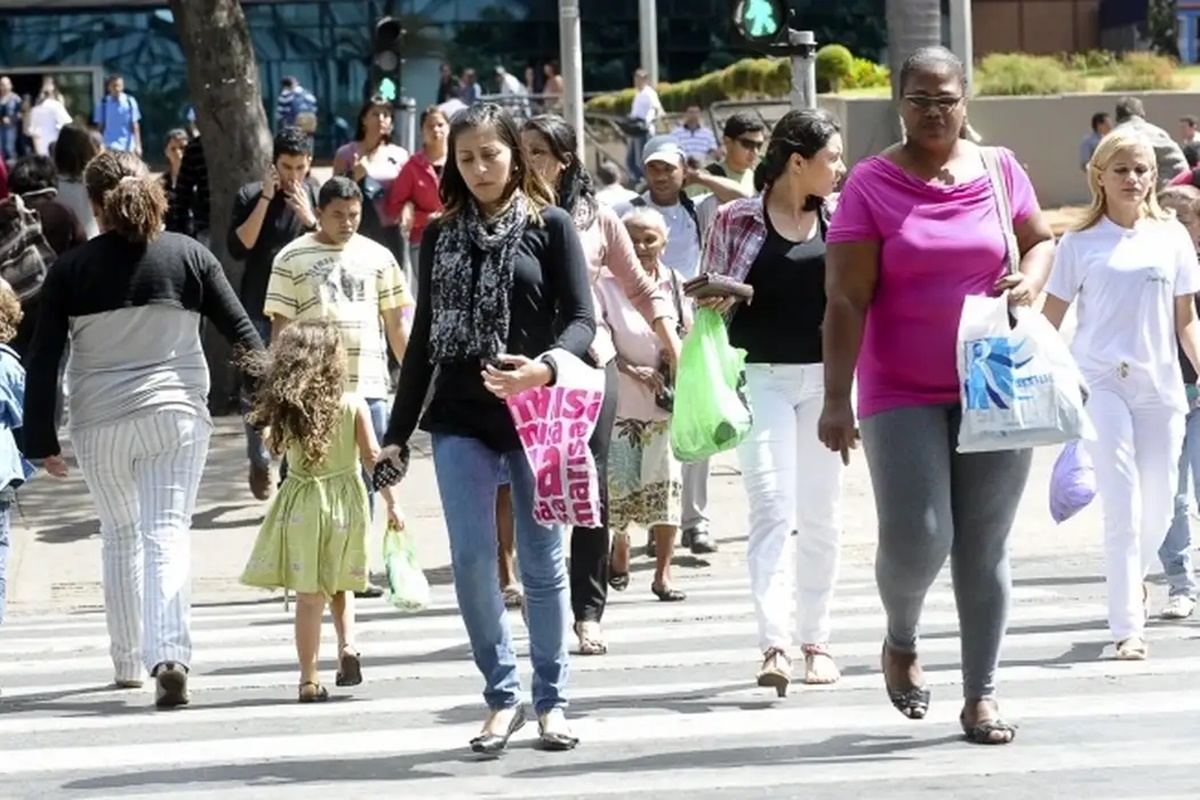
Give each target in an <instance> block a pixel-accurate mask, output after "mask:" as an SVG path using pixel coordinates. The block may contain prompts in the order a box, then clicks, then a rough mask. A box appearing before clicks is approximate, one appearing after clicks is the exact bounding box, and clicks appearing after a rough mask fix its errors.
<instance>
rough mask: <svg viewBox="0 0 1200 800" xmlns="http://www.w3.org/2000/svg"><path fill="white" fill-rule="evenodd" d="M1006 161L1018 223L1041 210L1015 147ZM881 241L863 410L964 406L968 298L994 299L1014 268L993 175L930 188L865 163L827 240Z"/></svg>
mask: <svg viewBox="0 0 1200 800" xmlns="http://www.w3.org/2000/svg"><path fill="white" fill-rule="evenodd" d="M1000 165H1001V171H1002V173H1003V175H1004V180H1005V183H1006V184H1007V185H1008V192H1009V202H1010V205H1011V207H1012V212H1013V222H1014V223H1020V222H1023V221H1024V220H1026V219H1028V218H1029V217H1031V216H1032V215H1033V214H1034V213H1035V212H1037V210H1038V203H1037V197H1036V196H1035V194H1034V191H1033V185H1032V184H1031V183H1030V182H1029V176H1028V175H1026V174H1025V170H1023V169H1022V168H1021V165H1020V164H1018V163H1017V160H1016V157H1015V156H1013V154H1012V152H1010V151H1009V150H1006V149H1003V148H1002V149H1001V150H1000ZM867 240H876V241H880V242H882V245H881V247H880V253H879V280H878V283H877V284H876V286H875V297H874V298H873V299H872V301H871V305H870V306H869V307H868V309H867V321H866V329H865V330H864V332H863V342H862V350H861V352H860V353H859V357H858V375H857V377H858V413H859V416H860V417H868V416H871V415H872V414H878V413H879V412H881V411H888V410H890V409H893V408H905V407H911V406H929V405H941V404H951V403H957V402H958V396H959V392H958V369H957V359H956V355H955V352H956V341H957V338H958V318H959V314H960V313H961V312H962V304H963V298H965V297H966V296H967V295H972V294H974V295H979V294H983V295H988V294H992V286H993V285H994V284H995V283H996V281H998V280H999V279H1000V278H1001V277H1002V276H1003V275H1004V271H1005V269H1006V252H1005V247H1004V235H1003V233H1002V231H1001V227H1000V218H999V216H998V215H997V213H996V201H995V198H994V197H993V196H992V189H991V182H990V181H989V180H988V176H987V174H986V173H981V174H980V175H979V177H977V178H975V179H974V180H970V181H967V182H965V183H962V184H958V185H955V186H943V185H939V184H932V183H926V182H924V181H922V180H920V179H918V178H916V177H914V176H912V175H910V174H909V173H907V172H905V171H904V170H903V169H901V168H900V167H898V166H897V165H896V164H894V163H893V162H891V161H889V160H888V159H886V158H883V157H882V156H874V157H872V158H868V159H866V160H865V161H862V162H860V163H859V164H857V165H856V166H855V167H854V169H853V170H852V171H851V173H850V176H849V178H847V179H846V185H845V187H844V189H843V190H842V194H841V196H840V197H839V198H838V204H837V210H836V211H835V212H834V214H833V219H832V221H831V222H830V226H829V232H828V235H827V236H826V241H827V242H828V243H829V244H835V243H839V242H861V241H867Z"/></svg>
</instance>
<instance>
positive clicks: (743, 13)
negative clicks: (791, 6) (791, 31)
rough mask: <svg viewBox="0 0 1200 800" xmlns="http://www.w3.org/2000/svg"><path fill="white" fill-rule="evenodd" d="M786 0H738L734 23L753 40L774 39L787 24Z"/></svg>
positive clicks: (740, 31) (747, 37)
mask: <svg viewBox="0 0 1200 800" xmlns="http://www.w3.org/2000/svg"><path fill="white" fill-rule="evenodd" d="M786 14H787V6H786V0H738V3H737V5H736V7H735V8H734V17H733V21H734V25H735V26H736V27H737V29H738V32H739V33H740V34H741V35H742V36H743V37H744V38H746V39H748V40H750V41H752V42H767V41H774V40H776V39H778V38H779V37H780V35H781V34H782V32H783V30H784V26H785V25H786Z"/></svg>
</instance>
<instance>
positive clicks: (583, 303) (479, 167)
mask: <svg viewBox="0 0 1200 800" xmlns="http://www.w3.org/2000/svg"><path fill="white" fill-rule="evenodd" d="M441 197H442V202H443V203H444V205H445V211H444V213H443V214H442V216H441V217H440V218H438V219H436V220H434V221H433V222H431V223H430V225H429V228H428V229H427V230H426V232H425V235H424V238H423V239H422V242H421V256H420V259H419V261H420V263H419V272H418V279H417V287H418V292H419V294H418V297H417V312H416V318H415V319H414V322H413V331H412V336H411V338H410V339H409V344H408V351H407V352H406V353H405V355H404V364H403V366H402V375H403V376H404V377H403V379H402V380H401V381H400V385H399V388H398V392H397V394H396V402H395V405H394V406H393V408H392V414H391V419H390V420H389V422H388V429H387V433H386V435H385V436H384V443H385V445H386V446H385V448H384V451H383V453H382V454H381V460H382V459H389V460H392V461H393V462H398V461H399V453H400V452H401V451H402V450H403V448H404V446H405V445H406V444H407V442H408V439H409V437H410V436H411V435H412V432H413V429H414V428H415V427H416V426H417V417H418V416H419V415H420V414H421V407H422V406H423V405H424V403H425V398H426V395H427V394H428V390H429V384H430V381H431V379H432V380H433V394H432V397H431V398H430V400H429V404H428V408H427V410H426V411H425V414H424V416H423V418H422V419H421V428H422V429H423V430H426V431H429V432H430V433H432V434H433V463H434V469H435V471H436V473H437V478H438V487H439V490H440V492H441V498H442V508H443V512H444V513H445V515H446V528H447V530H448V532H449V535H450V558H451V563H452V566H453V569H454V588H455V592H456V594H457V596H458V606H459V609H460V610H461V612H462V616H463V622H464V623H465V625H466V628H467V634H468V636H469V637H470V639H471V649H472V651H473V652H474V656H475V665H476V666H477V667H478V668H479V671H480V672H481V673H482V674H483V676H484V680H485V681H486V688H485V689H484V700H485V701H486V702H487V705H488V708H489V710H490V713H489V714H488V716H487V720H486V722H485V723H484V726H483V730H482V732H481V733H480V735H479V736H478V737H476V738H475V739H473V740H472V741H471V746H472V748H473V749H474V750H476V751H477V752H496V751H499V750H502V749H503V748H504V747H505V746H506V745H507V743H508V739H509V737H510V736H511V735H512V734H513V733H514V732H515V731H516V730H517V729H518V728H520V727H521V725H523V724H524V722H525V714H524V709H523V708H522V707H521V705H520V701H519V698H518V695H517V693H518V691H519V690H520V682H519V680H518V677H517V659H516V653H515V651H514V650H513V645H512V636H511V632H510V630H509V625H508V617H507V615H506V614H505V611H504V603H503V600H502V599H501V596H500V586H499V581H498V578H497V575H496V487H497V486H498V484H499V482H500V477H501V473H502V470H503V467H504V466H505V465H507V468H508V472H509V475H510V477H511V479H512V487H513V489H512V495H513V506H514V509H515V511H516V529H517V555H518V560H519V562H520V568H521V577H522V579H523V581H524V584H525V596H526V611H527V619H528V627H529V639H530V653H531V659H532V661H533V673H534V677H533V702H534V711H535V712H536V714H537V717H538V728H539V734H540V737H541V742H542V745H543V746H544V747H547V748H549V749H559V750H565V749H570V748H572V747H574V746H575V744H576V742H577V740H576V739H575V738H574V737H573V736H572V735H571V732H570V729H569V727H568V726H567V723H566V719H565V717H564V715H563V708H564V707H565V706H566V699H565V697H564V696H563V691H564V689H565V688H566V686H565V685H566V678H567V647H566V637H565V633H566V627H567V620H568V619H569V616H568V615H569V613H570V612H569V611H568V608H567V605H568V603H567V601H568V597H567V570H566V563H565V559H564V556H563V534H562V531H560V530H557V529H555V528H548V527H544V526H542V525H540V524H538V523H537V522H535V521H534V518H533V495H534V488H533V475H532V473H531V471H530V468H529V464H528V462H527V461H526V458H525V454H524V453H523V452H522V450H521V443H520V441H519V439H518V438H517V431H516V428H515V426H514V425H513V422H512V418H511V417H510V416H509V412H508V409H507V407H506V405H505V402H504V398H507V397H510V396H512V395H516V394H519V393H521V392H523V391H526V390H528V389H532V388H536V387H538V386H545V385H548V384H551V383H553V381H554V377H555V366H554V361H553V358H552V357H550V356H547V355H545V354H546V353H547V351H549V350H551V349H561V350H565V351H567V352H569V353H571V354H573V355H575V356H577V357H579V358H582V357H584V356H585V355H586V353H587V349H588V346H589V345H590V344H591V343H592V337H593V336H594V335H595V332H596V323H595V319H594V316H593V313H592V296H591V290H590V288H589V286H588V277H587V264H586V262H585V260H584V255H583V248H582V246H581V245H580V242H579V236H578V234H576V232H575V228H574V225H573V224H572V222H571V218H570V216H568V215H567V214H566V212H564V211H562V210H561V209H559V208H556V207H554V200H553V194H552V193H551V191H550V189H549V187H548V186H546V184H545V182H544V181H543V180H542V179H541V178H540V177H538V175H537V174H536V172H534V171H533V170H532V169H530V167H529V164H528V162H527V160H526V156H525V154H524V152H523V150H522V149H521V140H520V135H519V133H518V131H517V128H516V125H515V124H514V122H513V120H512V118H511V117H510V116H509V114H508V112H506V111H504V110H502V109H501V108H500V107H499V106H496V105H494V104H491V103H485V104H481V105H476V106H473V107H471V108H470V109H468V110H466V111H462V112H460V113H459V114H458V115H457V116H455V118H454V122H453V124H452V125H451V127H450V139H449V157H448V158H447V161H446V167H445V173H444V175H443V177H442V182H441ZM435 368H436V369H435ZM435 373H436V377H435Z"/></svg>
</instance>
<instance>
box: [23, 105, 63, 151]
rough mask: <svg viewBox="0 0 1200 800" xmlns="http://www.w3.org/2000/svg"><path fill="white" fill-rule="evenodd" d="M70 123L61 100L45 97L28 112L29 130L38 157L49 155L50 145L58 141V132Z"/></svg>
mask: <svg viewBox="0 0 1200 800" xmlns="http://www.w3.org/2000/svg"><path fill="white" fill-rule="evenodd" d="M70 121H71V115H70V114H69V113H68V112H67V107H66V106H64V105H63V104H62V101H61V100H58V99H56V98H53V97H47V98H46V99H45V100H43V101H42V102H40V103H38V104H37V105H36V106H34V107H33V108H32V109H30V111H29V130H30V132H31V133H32V134H33V136H34V143H35V147H36V149H37V154H38V155H39V156H48V155H50V145H52V144H54V143H55V142H57V141H58V132H59V131H61V130H62V128H63V126H64V125H66V124H68V123H69V122H70Z"/></svg>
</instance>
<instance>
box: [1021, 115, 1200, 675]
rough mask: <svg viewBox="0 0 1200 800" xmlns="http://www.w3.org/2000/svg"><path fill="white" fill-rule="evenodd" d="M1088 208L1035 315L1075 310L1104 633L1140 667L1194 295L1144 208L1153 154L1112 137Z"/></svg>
mask: <svg viewBox="0 0 1200 800" xmlns="http://www.w3.org/2000/svg"><path fill="white" fill-rule="evenodd" d="M1087 176H1088V184H1089V186H1090V188H1091V191H1092V204H1091V207H1090V208H1089V210H1088V214H1087V216H1086V217H1085V219H1084V220H1083V222H1082V223H1080V224H1079V225H1078V226H1076V227H1075V228H1074V229H1073V230H1071V231H1070V232H1068V233H1067V234H1065V235H1064V236H1063V238H1062V241H1061V242H1060V244H1059V246H1058V252H1057V255H1056V257H1055V260H1054V269H1053V271H1052V272H1051V274H1050V280H1049V282H1048V283H1047V285H1046V292H1047V298H1046V304H1045V309H1044V313H1045V314H1046V317H1047V318H1048V319H1049V320H1050V321H1051V322H1052V323H1053V324H1054V325H1056V326H1057V325H1060V324H1061V323H1062V319H1063V315H1064V314H1065V313H1066V311H1067V308H1068V307H1069V306H1070V305H1071V303H1072V302H1075V301H1076V300H1078V309H1077V310H1078V315H1079V325H1078V328H1077V330H1076V333H1075V340H1074V342H1073V344H1072V347H1071V349H1072V352H1073V353H1074V355H1075V359H1076V361H1077V362H1078V364H1079V367H1080V369H1081V371H1082V372H1083V376H1084V378H1085V379H1086V380H1087V382H1088V385H1089V389H1090V396H1089V399H1088V412H1089V414H1090V415H1091V418H1092V421H1093V423H1095V426H1096V431H1097V439H1096V440H1095V441H1093V442H1087V443H1086V444H1087V448H1088V452H1089V455H1090V456H1091V457H1092V460H1093V462H1094V463H1095V468H1096V484H1097V489H1098V491H1099V496H1100V501H1101V504H1102V506H1103V511H1104V551H1105V579H1106V582H1107V585H1108V625H1109V629H1110V631H1111V633H1112V637H1113V640H1114V641H1115V642H1116V656H1117V658H1118V659H1121V660H1136V661H1140V660H1143V659H1145V658H1146V657H1147V655H1148V648H1147V645H1146V638H1145V628H1146V610H1145V608H1146V606H1145V603H1146V589H1145V584H1144V580H1145V577H1146V574H1147V572H1148V571H1149V569H1150V567H1151V565H1152V564H1153V562H1154V558H1155V554H1156V553H1157V551H1158V548H1159V545H1161V544H1162V542H1163V538H1164V537H1165V536H1166V531H1167V528H1168V527H1169V526H1170V523H1171V516H1172V514H1173V512H1174V503H1175V486H1176V484H1177V482H1178V470H1179V463H1178V461H1179V452H1180V447H1181V446H1182V442H1183V434H1184V417H1185V415H1186V413H1187V400H1186V397H1185V393H1184V387H1183V384H1182V383H1181V382H1180V380H1179V375H1180V371H1179V359H1178V356H1177V348H1176V338H1177V337H1178V341H1179V344H1181V345H1182V346H1183V350H1184V353H1185V354H1186V355H1187V358H1188V359H1189V360H1190V361H1191V362H1192V364H1193V365H1200V323H1198V322H1197V319H1196V307H1195V303H1194V301H1193V295H1195V293H1196V291H1197V290H1200V270H1198V268H1197V263H1196V250H1195V247H1194V245H1193V243H1192V240H1191V238H1190V236H1189V235H1188V232H1187V230H1186V229H1185V228H1184V227H1183V225H1181V224H1180V223H1179V222H1178V221H1177V220H1176V219H1175V215H1174V213H1172V212H1169V211H1164V210H1163V209H1162V207H1161V206H1159V204H1158V201H1157V199H1156V198H1155V187H1156V183H1157V179H1158V175H1157V170H1156V167H1155V156H1154V149H1153V147H1152V146H1151V145H1150V143H1149V142H1147V141H1146V140H1145V139H1143V138H1142V137H1141V136H1139V135H1138V134H1137V133H1136V132H1135V131H1130V130H1128V129H1120V128H1118V129H1117V130H1116V131H1114V132H1113V133H1110V134H1109V135H1108V136H1106V137H1104V139H1103V140H1101V142H1100V144H1099V145H1098V146H1097V147H1096V151H1095V153H1093V155H1092V158H1091V161H1090V162H1089V163H1088V167H1087Z"/></svg>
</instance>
